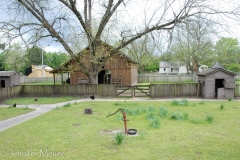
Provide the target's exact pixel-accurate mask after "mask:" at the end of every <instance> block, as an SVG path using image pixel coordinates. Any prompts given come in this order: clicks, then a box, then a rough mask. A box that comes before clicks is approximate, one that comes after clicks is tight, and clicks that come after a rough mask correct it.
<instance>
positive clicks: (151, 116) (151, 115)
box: [147, 113, 155, 121]
mask: <svg viewBox="0 0 240 160" xmlns="http://www.w3.org/2000/svg"><path fill="white" fill-rule="evenodd" d="M154 119H155V116H154V114H153V113H148V114H147V120H149V121H152V120H154Z"/></svg>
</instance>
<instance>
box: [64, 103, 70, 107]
mask: <svg viewBox="0 0 240 160" xmlns="http://www.w3.org/2000/svg"><path fill="white" fill-rule="evenodd" d="M70 106H71V103H67V104H64V105H63V107H70Z"/></svg>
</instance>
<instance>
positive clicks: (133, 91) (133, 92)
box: [131, 86, 135, 98]
mask: <svg viewBox="0 0 240 160" xmlns="http://www.w3.org/2000/svg"><path fill="white" fill-rule="evenodd" d="M131 90H132V98H134V96H135V88H134V86H132V87H131Z"/></svg>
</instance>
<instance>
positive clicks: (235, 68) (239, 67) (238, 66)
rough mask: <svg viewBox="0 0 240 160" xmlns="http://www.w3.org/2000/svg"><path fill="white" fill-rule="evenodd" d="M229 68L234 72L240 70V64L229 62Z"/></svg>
mask: <svg viewBox="0 0 240 160" xmlns="http://www.w3.org/2000/svg"><path fill="white" fill-rule="evenodd" d="M227 70H230V71H232V72H240V64H229V65H227Z"/></svg>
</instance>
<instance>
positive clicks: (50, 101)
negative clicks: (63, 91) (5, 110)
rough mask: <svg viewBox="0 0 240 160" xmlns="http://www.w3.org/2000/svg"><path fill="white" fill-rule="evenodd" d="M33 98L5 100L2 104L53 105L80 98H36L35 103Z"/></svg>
mask: <svg viewBox="0 0 240 160" xmlns="http://www.w3.org/2000/svg"><path fill="white" fill-rule="evenodd" d="M34 98H35V97H21V98H14V99H9V100H6V101H5V102H4V103H5V104H9V105H12V104H14V103H17V104H55V103H60V102H66V101H71V100H74V99H76V98H78V99H79V98H80V97H38V100H37V101H34Z"/></svg>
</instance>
